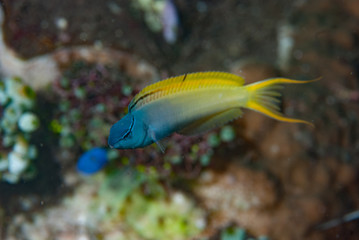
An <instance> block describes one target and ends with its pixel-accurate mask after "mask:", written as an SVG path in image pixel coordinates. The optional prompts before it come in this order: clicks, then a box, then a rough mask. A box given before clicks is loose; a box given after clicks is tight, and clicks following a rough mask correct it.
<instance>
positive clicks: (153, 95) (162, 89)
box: [128, 72, 244, 111]
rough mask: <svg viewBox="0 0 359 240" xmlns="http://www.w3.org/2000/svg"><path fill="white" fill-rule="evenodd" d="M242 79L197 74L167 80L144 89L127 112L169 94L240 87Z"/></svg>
mask: <svg viewBox="0 0 359 240" xmlns="http://www.w3.org/2000/svg"><path fill="white" fill-rule="evenodd" d="M243 84H244V79H243V78H242V77H240V76H237V75H235V74H231V73H225V72H198V73H189V74H184V75H180V76H177V77H172V78H167V79H165V80H162V81H159V82H157V83H154V84H152V85H149V86H147V87H145V88H144V89H143V90H142V91H141V92H139V93H138V94H137V95H136V96H135V97H134V98H133V99H132V101H131V103H130V105H129V106H128V109H129V111H131V110H132V109H133V108H139V107H141V106H143V105H145V104H146V103H149V102H151V101H154V100H156V99H160V98H162V97H165V96H167V95H169V94H176V93H181V92H188V91H194V90H198V89H203V88H221V87H229V86H242V85H243Z"/></svg>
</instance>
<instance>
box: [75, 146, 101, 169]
mask: <svg viewBox="0 0 359 240" xmlns="http://www.w3.org/2000/svg"><path fill="white" fill-rule="evenodd" d="M107 162H108V158H107V151H106V150H105V149H103V148H93V149H91V150H89V151H87V152H85V153H84V154H82V155H81V157H80V158H79V160H78V162H77V170H78V171H79V172H80V173H82V174H85V175H91V174H94V173H97V172H98V171H100V170H101V169H102V168H104V167H105V165H106V164H107Z"/></svg>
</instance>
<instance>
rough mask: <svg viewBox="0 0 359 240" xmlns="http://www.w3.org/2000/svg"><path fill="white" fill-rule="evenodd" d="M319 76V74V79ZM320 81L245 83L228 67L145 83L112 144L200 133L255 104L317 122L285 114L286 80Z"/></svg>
mask: <svg viewBox="0 0 359 240" xmlns="http://www.w3.org/2000/svg"><path fill="white" fill-rule="evenodd" d="M315 80H316V79H315ZM315 80H303V81H302V80H293V79H288V78H271V79H266V80H263V81H259V82H255V83H252V84H248V85H244V83H245V82H244V79H243V78H242V77H240V76H237V75H235V74H231V73H226V72H198V73H190V74H184V75H180V76H177V77H171V78H168V79H165V80H162V81H159V82H156V83H154V84H152V85H149V86H147V87H145V88H144V89H143V90H142V91H140V92H139V93H138V94H137V95H136V96H135V97H134V98H133V99H132V100H131V102H130V104H129V106H128V113H127V114H126V115H125V116H124V117H123V118H122V119H120V120H119V121H118V122H116V123H115V124H114V125H113V126H112V127H111V129H110V134H109V137H108V145H109V146H110V147H111V148H116V149H134V148H143V147H146V146H148V145H150V144H152V143H157V145H158V146H159V147H160V148H161V150H164V147H163V144H162V142H161V141H162V140H163V139H164V138H166V137H168V136H170V135H171V134H173V133H178V134H182V135H187V136H191V135H198V134H201V133H204V132H207V131H209V130H211V129H213V128H216V127H219V126H222V125H224V124H226V123H228V122H230V121H231V120H234V119H236V118H239V117H240V116H242V108H247V109H251V110H254V111H257V112H260V113H262V114H264V115H267V116H269V117H271V118H274V119H276V120H279V121H283V122H291V123H304V124H308V125H310V126H314V125H313V124H312V123H310V122H308V121H305V120H300V119H294V118H288V117H285V116H284V115H283V114H282V113H280V100H279V99H278V98H279V97H280V96H281V93H280V91H279V90H280V89H281V88H282V87H283V86H282V85H283V84H303V83H309V82H312V81H315Z"/></svg>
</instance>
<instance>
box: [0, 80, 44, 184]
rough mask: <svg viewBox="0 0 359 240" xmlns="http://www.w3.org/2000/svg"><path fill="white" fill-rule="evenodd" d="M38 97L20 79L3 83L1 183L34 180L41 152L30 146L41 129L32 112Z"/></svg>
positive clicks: (0, 99)
mask: <svg viewBox="0 0 359 240" xmlns="http://www.w3.org/2000/svg"><path fill="white" fill-rule="evenodd" d="M34 105H35V93H34V92H33V90H32V89H31V88H30V87H29V86H26V85H24V84H23V83H22V82H21V80H20V79H19V78H5V79H3V80H2V82H0V117H1V120H0V134H1V136H2V137H1V139H0V179H1V180H5V181H7V182H10V183H16V182H18V181H19V180H21V179H29V178H31V177H33V175H34V171H35V169H34V168H33V167H32V161H33V160H34V159H35V158H36V156H37V149H36V147H35V146H34V145H32V144H31V143H30V140H31V133H32V132H34V131H35V130H36V129H37V128H38V127H39V125H40V122H39V119H38V117H37V116H36V115H35V114H34V113H33V112H32V110H33V108H34Z"/></svg>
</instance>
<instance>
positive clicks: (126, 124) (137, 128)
mask: <svg viewBox="0 0 359 240" xmlns="http://www.w3.org/2000/svg"><path fill="white" fill-rule="evenodd" d="M146 139H147V128H146V126H145V124H144V123H143V122H142V121H141V120H139V119H138V118H136V117H135V116H134V115H132V114H131V113H129V114H127V115H126V116H124V117H123V118H122V119H121V120H120V121H118V122H117V123H115V124H114V125H113V126H112V127H111V130H110V136H109V137H108V145H110V147H112V148H118V149H129V148H139V147H144V146H146V145H148V143H147V144H146V142H147V141H145V140H146Z"/></svg>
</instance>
